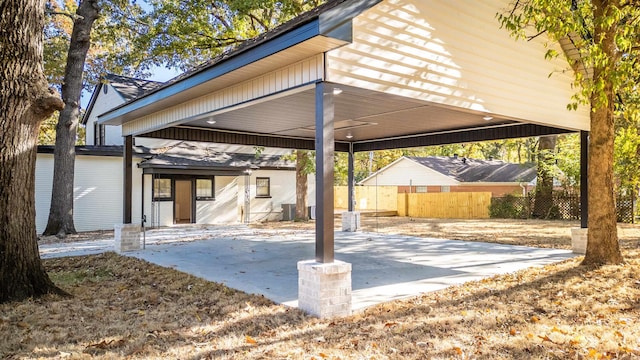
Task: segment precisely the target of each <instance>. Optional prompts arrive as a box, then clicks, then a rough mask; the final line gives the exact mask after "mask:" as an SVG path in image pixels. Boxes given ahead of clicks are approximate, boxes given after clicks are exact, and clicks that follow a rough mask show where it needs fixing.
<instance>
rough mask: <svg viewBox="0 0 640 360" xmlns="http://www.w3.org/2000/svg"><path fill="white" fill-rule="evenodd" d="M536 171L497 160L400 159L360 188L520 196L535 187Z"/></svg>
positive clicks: (451, 158)
mask: <svg viewBox="0 0 640 360" xmlns="http://www.w3.org/2000/svg"><path fill="white" fill-rule="evenodd" d="M535 179H536V168H535V166H533V165H527V164H512V163H506V162H504V161H500V160H476V159H467V158H464V157H457V156H454V157H448V156H427V157H414V156H403V157H401V158H400V159H398V160H396V161H394V162H392V163H391V164H389V165H387V166H385V167H384V168H382V169H380V170H378V171H377V172H375V173H373V174H371V176H369V177H367V178H366V179H364V180H362V181H361V182H360V183H359V184H360V185H368V186H375V185H378V186H380V185H392V186H398V192H403V193H404V192H416V193H433V192H489V191H490V192H491V193H492V195H493V196H502V195H506V194H523V193H526V192H527V191H529V190H531V188H532V187H533V186H534V184H535Z"/></svg>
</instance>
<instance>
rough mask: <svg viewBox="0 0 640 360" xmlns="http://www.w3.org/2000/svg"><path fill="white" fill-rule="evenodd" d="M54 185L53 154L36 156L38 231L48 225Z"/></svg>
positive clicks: (39, 232) (40, 232)
mask: <svg viewBox="0 0 640 360" xmlns="http://www.w3.org/2000/svg"><path fill="white" fill-rule="evenodd" d="M52 187H53V154H38V157H37V158H36V193H35V197H36V232H37V233H38V234H42V232H43V231H44V228H45V227H47V219H48V217H49V208H50V206H51V189H52Z"/></svg>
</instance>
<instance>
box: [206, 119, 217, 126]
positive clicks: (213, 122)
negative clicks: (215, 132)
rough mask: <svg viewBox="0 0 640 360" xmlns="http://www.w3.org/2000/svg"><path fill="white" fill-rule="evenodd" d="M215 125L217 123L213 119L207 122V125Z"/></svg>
mask: <svg viewBox="0 0 640 360" xmlns="http://www.w3.org/2000/svg"><path fill="white" fill-rule="evenodd" d="M215 123H216V121H215V120H213V119H211V120H207V124H211V125H213V124H215Z"/></svg>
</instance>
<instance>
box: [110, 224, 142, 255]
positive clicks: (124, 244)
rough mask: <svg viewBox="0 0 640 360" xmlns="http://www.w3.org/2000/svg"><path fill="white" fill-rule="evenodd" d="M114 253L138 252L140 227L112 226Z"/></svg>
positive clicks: (130, 225) (135, 225)
mask: <svg viewBox="0 0 640 360" xmlns="http://www.w3.org/2000/svg"><path fill="white" fill-rule="evenodd" d="M114 236H115V240H116V242H115V251H116V252H117V253H118V254H120V253H123V252H125V251H135V250H140V248H141V247H140V225H137V224H116V225H115V226H114Z"/></svg>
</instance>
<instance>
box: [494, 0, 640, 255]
mask: <svg viewBox="0 0 640 360" xmlns="http://www.w3.org/2000/svg"><path fill="white" fill-rule="evenodd" d="M638 5H639V4H638V3H637V1H631V0H574V1H565V0H526V1H517V2H515V3H513V4H512V6H511V8H510V9H508V10H506V11H505V12H504V13H501V14H498V19H499V21H500V23H501V24H502V26H503V27H504V28H505V29H507V30H508V31H510V32H511V34H512V35H514V36H516V37H519V38H526V37H531V36H536V35H537V34H542V33H544V34H545V35H546V36H548V37H549V38H550V39H551V40H552V41H558V40H560V39H563V38H564V39H571V40H572V43H573V45H574V46H575V48H576V50H577V52H578V54H579V56H578V57H575V58H573V57H569V58H568V60H569V62H570V64H571V65H572V66H573V69H574V70H575V71H574V74H575V85H576V88H577V89H579V91H578V92H577V93H576V94H575V95H574V97H573V101H572V102H571V103H570V104H569V108H573V109H576V108H577V107H578V105H579V104H580V103H582V104H587V105H588V106H590V107H591V112H590V117H591V133H590V142H589V164H590V166H589V171H588V172H589V173H588V181H589V194H588V202H589V219H588V223H589V232H588V242H587V253H586V256H585V258H584V261H583V264H596V265H600V264H617V263H620V262H622V261H623V258H622V255H621V253H620V247H619V244H618V236H617V228H616V211H615V200H614V177H613V151H614V135H615V132H614V118H615V117H614V110H615V101H616V96H617V94H621V93H630V92H633V91H634V88H635V86H636V85H635V80H636V79H637V74H638V70H639V68H638V64H637V61H636V58H637V57H638V52H639V51H640V48H639V47H638V46H637V44H638V42H639V39H640V22H639V21H638V18H640V6H638ZM553 56H559V54H557V53H555V52H554V51H553V50H549V51H548V53H547V57H553Z"/></svg>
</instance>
